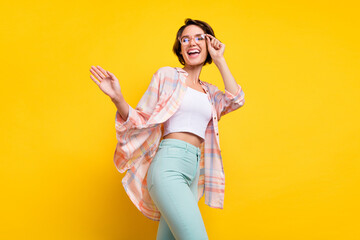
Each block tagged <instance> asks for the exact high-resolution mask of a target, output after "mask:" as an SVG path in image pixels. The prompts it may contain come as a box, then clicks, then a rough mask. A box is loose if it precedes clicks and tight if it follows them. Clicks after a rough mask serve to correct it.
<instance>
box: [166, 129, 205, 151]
mask: <svg viewBox="0 0 360 240" xmlns="http://www.w3.org/2000/svg"><path fill="white" fill-rule="evenodd" d="M166 138H175V139H179V140H183V141H185V142H188V143H190V144H192V145H194V146H195V147H198V148H199V147H200V144H201V143H202V142H203V141H204V139H202V138H201V137H199V136H197V135H195V134H193V133H190V132H173V133H169V134H167V135H166V136H164V137H163V139H166Z"/></svg>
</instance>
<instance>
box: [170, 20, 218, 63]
mask: <svg viewBox="0 0 360 240" xmlns="http://www.w3.org/2000/svg"><path fill="white" fill-rule="evenodd" d="M189 25H196V26H198V27H200V28H201V29H202V30H203V31H204V32H205V33H207V34H210V35H212V36H214V37H215V33H214V30H213V29H212V28H211V27H210V25H209V24H208V23H206V22H204V21H200V20H193V19H191V18H187V19H185V25H183V26H181V28H180V29H179V30H178V32H177V34H176V39H175V43H174V46H173V52H174V53H175V55H176V56H177V57H178V59H179V62H180V63H181V64H182V65H185V60H184V58H183V56H182V55H181V43H180V41H179V39H180V37H181V34H182V33H183V31H184V29H185V28H186V27H187V26H189ZM207 63H209V64H210V63H212V59H211V56H210V54H209V52H208V55H207V57H206V60H205V62H204V65H206V64H207Z"/></svg>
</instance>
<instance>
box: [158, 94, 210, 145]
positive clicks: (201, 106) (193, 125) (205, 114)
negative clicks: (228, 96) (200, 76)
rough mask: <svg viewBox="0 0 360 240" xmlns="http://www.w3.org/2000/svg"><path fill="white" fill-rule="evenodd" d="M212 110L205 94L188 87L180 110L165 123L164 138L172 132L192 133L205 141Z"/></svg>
mask: <svg viewBox="0 0 360 240" xmlns="http://www.w3.org/2000/svg"><path fill="white" fill-rule="evenodd" d="M211 117H212V108H211V104H210V102H209V99H208V97H207V94H206V93H204V92H200V91H197V90H195V89H193V88H190V87H187V90H186V93H185V96H184V99H183V100H182V102H181V104H180V107H179V109H178V110H177V111H176V112H175V113H174V114H173V115H172V116H171V117H170V118H169V119H168V120H167V121H166V122H164V136H165V135H167V134H169V133H172V132H191V133H193V134H195V135H197V136H199V137H201V138H202V139H205V130H206V127H207V125H208V123H209V121H210V120H211Z"/></svg>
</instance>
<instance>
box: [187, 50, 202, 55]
mask: <svg viewBox="0 0 360 240" xmlns="http://www.w3.org/2000/svg"><path fill="white" fill-rule="evenodd" d="M188 53H189V54H190V53H200V51H199V50H190V51H188Z"/></svg>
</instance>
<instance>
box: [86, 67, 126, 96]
mask: <svg viewBox="0 0 360 240" xmlns="http://www.w3.org/2000/svg"><path fill="white" fill-rule="evenodd" d="M90 72H91V73H92V74H93V75H94V76H93V75H90V78H91V79H92V80H93V81H94V82H95V83H96V85H98V86H99V88H100V89H101V91H103V92H104V93H105V94H106V95H108V96H109V97H110V98H111V99H112V100H115V99H118V98H120V96H121V88H120V84H119V81H118V79H117V78H116V77H115V75H114V74H112V73H111V72H109V71H105V70H104V69H103V68H102V67H100V66H97V67H95V66H91V69H90Z"/></svg>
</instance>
